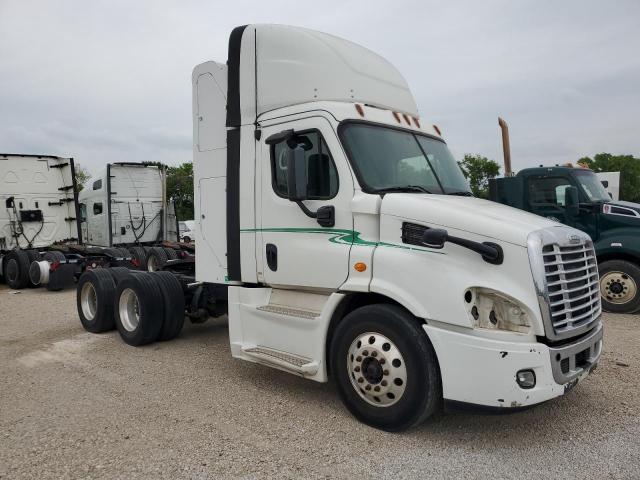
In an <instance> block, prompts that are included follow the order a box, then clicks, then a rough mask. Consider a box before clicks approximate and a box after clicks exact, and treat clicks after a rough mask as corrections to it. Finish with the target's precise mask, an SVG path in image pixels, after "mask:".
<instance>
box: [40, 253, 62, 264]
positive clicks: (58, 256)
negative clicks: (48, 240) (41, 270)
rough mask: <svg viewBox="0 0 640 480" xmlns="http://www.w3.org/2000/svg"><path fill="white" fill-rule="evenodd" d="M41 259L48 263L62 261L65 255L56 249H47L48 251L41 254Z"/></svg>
mask: <svg viewBox="0 0 640 480" xmlns="http://www.w3.org/2000/svg"><path fill="white" fill-rule="evenodd" d="M42 259H43V260H46V261H47V262H49V263H55V262H64V261H65V260H66V259H67V257H65V256H64V253H62V252H59V251H57V250H49V251H48V252H44V253H43V254H42Z"/></svg>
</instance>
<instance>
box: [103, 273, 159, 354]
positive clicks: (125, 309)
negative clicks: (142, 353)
mask: <svg viewBox="0 0 640 480" xmlns="http://www.w3.org/2000/svg"><path fill="white" fill-rule="evenodd" d="M113 305H114V307H113V308H114V311H115V321H116V327H118V332H119V333H120V336H121V337H122V340H124V342H125V343H127V344H129V345H133V346H139V345H145V344H147V343H151V342H153V341H155V340H157V339H158V335H159V334H160V329H161V328H162V319H163V309H164V300H163V298H162V293H161V291H160V287H159V286H158V285H157V284H156V282H155V280H154V278H153V276H152V275H151V274H149V273H146V272H145V273H137V274H131V275H129V276H128V277H127V278H125V279H123V280H122V281H121V282H120V283H119V284H118V286H117V288H116V294H115V298H114V303H113Z"/></svg>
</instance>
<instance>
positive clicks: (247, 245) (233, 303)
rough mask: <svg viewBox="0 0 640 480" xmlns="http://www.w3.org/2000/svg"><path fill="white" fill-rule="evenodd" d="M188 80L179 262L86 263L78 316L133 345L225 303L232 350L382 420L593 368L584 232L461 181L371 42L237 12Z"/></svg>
mask: <svg viewBox="0 0 640 480" xmlns="http://www.w3.org/2000/svg"><path fill="white" fill-rule="evenodd" d="M192 80H193V126H194V138H193V141H194V191H195V219H196V222H197V225H196V244H197V245H198V255H197V257H196V259H195V263H191V264H188V263H187V262H184V261H181V260H174V261H172V262H169V263H167V265H166V266H165V271H162V272H153V273H148V272H127V271H124V272H121V271H120V270H119V269H107V270H100V269H98V270H92V271H90V272H87V273H85V274H83V276H82V277H81V278H80V281H79V283H78V290H77V292H78V294H77V303H78V313H79V316H80V321H81V322H82V324H83V326H84V327H85V328H86V329H87V330H88V331H92V332H99V331H104V330H108V329H110V328H114V327H115V328H117V329H118V331H119V333H120V335H121V337H122V339H123V340H124V341H125V342H127V343H128V344H131V345H142V344H146V343H150V342H153V341H155V340H168V339H170V338H173V337H175V336H176V335H178V334H179V332H180V329H181V328H182V323H183V321H184V318H185V312H186V314H187V316H189V317H190V318H191V319H194V320H196V321H202V320H203V319H205V318H206V317H207V316H209V315H211V316H219V315H223V314H225V313H227V314H228V322H229V340H230V344H231V353H232V355H233V356H234V357H236V358H240V359H243V360H247V361H250V362H256V363H260V364H264V365H268V366H271V367H274V368H278V369H281V370H284V371H287V372H290V373H293V374H296V375H300V376H302V377H304V378H308V379H311V380H315V381H319V382H326V381H327V380H328V379H329V377H333V378H334V380H335V383H336V385H337V387H338V390H339V392H340V396H341V398H342V400H343V402H344V403H345V405H346V406H347V408H348V409H349V410H350V411H351V412H352V413H353V414H354V415H355V416H356V417H357V418H359V419H360V420H362V421H364V422H366V423H368V424H370V425H373V426H375V427H377V428H382V429H386V430H402V429H405V428H409V427H411V426H412V425H416V424H418V423H420V422H421V421H422V420H424V419H425V418H427V417H429V416H430V415H432V414H433V413H434V412H435V411H437V410H438V409H439V408H440V407H441V405H442V402H443V400H444V401H446V402H447V403H448V404H469V403H471V404H476V405H482V406H485V407H488V408H492V407H493V408H497V409H503V410H507V409H510V408H516V409H517V408H521V407H526V406H530V405H534V404H537V403H540V402H544V401H546V400H549V399H551V398H554V397H557V396H559V395H563V394H565V393H566V392H567V391H569V390H570V389H571V388H572V387H574V386H575V385H576V384H577V383H578V382H579V381H580V380H581V379H583V378H584V377H586V376H587V375H588V374H589V373H590V372H591V371H592V370H593V368H594V367H595V365H596V363H597V361H598V359H599V356H600V353H601V347H602V323H601V306H600V296H599V295H598V294H597V291H596V293H593V288H594V285H595V286H596V287H595V288H596V290H597V285H598V272H597V268H596V263H595V255H594V252H593V246H592V243H591V240H590V239H589V237H588V236H587V235H586V234H584V233H583V232H580V231H579V230H576V229H573V228H570V227H567V226H563V225H559V224H557V223H555V222H552V221H550V220H547V219H545V218H542V217H539V216H535V215H531V214H529V213H526V212H522V211H519V210H517V209H513V208H510V207H507V206H503V205H499V204H497V203H494V202H489V201H486V200H480V199H477V198H473V197H472V196H471V194H470V190H469V186H468V184H467V183H466V181H465V179H464V177H463V175H462V173H461V171H460V169H459V167H458V165H457V163H456V161H455V159H454V158H453V156H452V155H451V153H450V152H449V150H448V148H447V145H446V143H445V142H444V140H443V139H442V137H441V136H440V133H439V131H438V129H437V128H436V127H434V126H432V125H430V124H428V123H427V122H426V121H425V120H423V119H421V118H420V117H419V115H418V111H417V107H416V104H415V101H414V99H413V96H412V94H411V91H410V90H409V87H408V85H407V83H406V81H405V80H404V78H403V77H402V76H401V74H400V73H399V72H398V71H397V70H396V69H395V68H394V67H393V66H392V65H391V64H389V63H388V62H387V61H386V60H385V59H383V58H382V57H380V56H378V55H377V54H375V53H373V52H371V51H369V50H367V49H365V48H363V47H360V46H358V45H355V44H353V43H350V42H348V41H346V40H342V39H340V38H336V37H333V36H331V35H327V34H324V33H320V32H315V31H312V30H307V29H303V28H296V27H287V26H281V25H248V26H243V27H238V28H236V29H234V30H233V32H232V33H231V36H230V40H229V56H228V60H227V62H226V63H216V62H206V63H203V64H201V65H198V66H197V67H196V68H195V69H194V71H193V78H192ZM193 267H195V269H194V268H193ZM121 273H122V274H121Z"/></svg>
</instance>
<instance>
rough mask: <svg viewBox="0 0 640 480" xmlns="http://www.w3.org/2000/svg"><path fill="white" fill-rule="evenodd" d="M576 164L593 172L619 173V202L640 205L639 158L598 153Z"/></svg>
mask: <svg viewBox="0 0 640 480" xmlns="http://www.w3.org/2000/svg"><path fill="white" fill-rule="evenodd" d="M578 163H581V164H583V165H586V166H587V167H589V168H590V169H591V170H593V171H594V172H620V200H626V201H628V202H636V203H640V158H636V157H634V156H633V155H611V154H610V153H598V154H596V155H595V156H594V157H593V158H590V157H583V158H581V159H580V160H578Z"/></svg>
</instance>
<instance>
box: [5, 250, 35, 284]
mask: <svg viewBox="0 0 640 480" xmlns="http://www.w3.org/2000/svg"><path fill="white" fill-rule="evenodd" d="M29 267H31V262H30V261H29V255H28V254H27V252H26V251H25V250H13V251H11V252H9V253H7V254H6V255H5V257H4V259H3V260H2V276H3V277H4V281H5V282H6V283H7V285H8V286H9V288H13V289H14V290H20V289H22V288H26V287H28V286H29V285H30V284H31V280H30V279H29Z"/></svg>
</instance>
